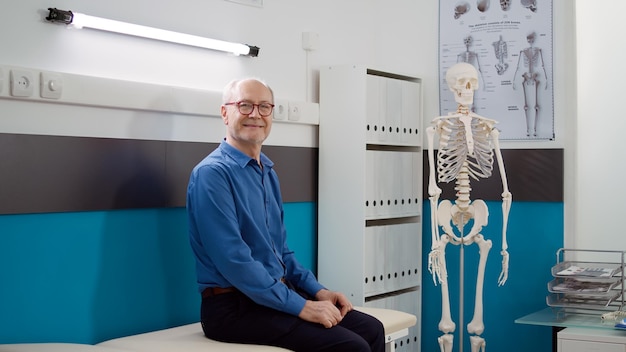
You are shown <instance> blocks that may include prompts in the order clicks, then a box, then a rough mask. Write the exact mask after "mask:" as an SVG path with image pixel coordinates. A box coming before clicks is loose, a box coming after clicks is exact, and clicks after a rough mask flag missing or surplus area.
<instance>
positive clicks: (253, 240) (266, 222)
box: [187, 141, 323, 315]
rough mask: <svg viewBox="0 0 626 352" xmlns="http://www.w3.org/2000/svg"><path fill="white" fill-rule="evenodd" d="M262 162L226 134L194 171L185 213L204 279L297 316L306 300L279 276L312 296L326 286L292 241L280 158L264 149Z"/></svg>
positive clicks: (205, 282) (198, 269)
mask: <svg viewBox="0 0 626 352" xmlns="http://www.w3.org/2000/svg"><path fill="white" fill-rule="evenodd" d="M261 164H262V165H263V167H260V166H259V164H258V163H257V161H256V160H255V159H253V158H250V157H249V156H247V155H246V154H244V153H242V152H241V151H239V150H237V149H236V148H234V147H232V146H231V145H229V144H228V143H226V141H222V143H221V144H220V145H219V147H218V148H217V149H216V150H214V151H213V152H212V153H211V154H209V155H208V156H207V157H206V158H205V159H204V160H202V161H201V162H200V163H199V164H198V165H196V166H195V168H194V169H193V171H192V172H191V177H190V179H189V186H188V188H187V213H188V216H189V236H190V242H191V248H192V250H193V253H194V255H195V259H196V273H197V279H198V286H199V290H200V291H203V290H204V289H205V288H207V287H214V286H217V287H231V286H234V287H236V288H237V289H239V290H240V291H241V292H243V293H244V294H245V295H247V296H248V297H250V298H251V299H252V300H253V301H255V302H256V303H258V304H261V305H264V306H267V307H270V308H274V309H277V310H279V311H283V312H286V313H290V314H293V315H298V314H299V313H300V311H301V310H302V308H303V307H304V304H305V302H306V301H305V299H304V298H303V297H302V296H300V295H299V294H297V293H296V292H294V291H293V290H290V289H289V288H288V287H287V286H286V285H285V284H283V283H282V282H281V280H280V279H281V278H283V277H284V278H286V279H287V280H289V281H290V282H291V283H292V284H293V285H294V286H296V287H298V288H299V289H302V290H303V291H304V292H306V293H308V294H310V295H315V293H317V291H319V290H320V289H322V288H323V286H322V285H321V284H320V283H319V282H318V281H317V279H316V278H315V277H314V275H313V273H312V272H311V271H310V270H308V269H306V268H304V267H303V266H301V265H300V264H299V263H298V261H297V260H296V257H295V255H294V252H293V251H291V250H290V249H289V248H288V246H287V242H286V231H285V226H284V222H283V215H284V214H283V204H282V197H281V193H280V185H279V182H278V176H277V175H276V172H275V171H274V170H273V168H272V167H273V166H274V163H273V162H272V161H271V160H270V159H269V158H268V157H267V156H266V155H264V154H263V153H261Z"/></svg>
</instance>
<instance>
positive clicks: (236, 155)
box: [220, 139, 274, 169]
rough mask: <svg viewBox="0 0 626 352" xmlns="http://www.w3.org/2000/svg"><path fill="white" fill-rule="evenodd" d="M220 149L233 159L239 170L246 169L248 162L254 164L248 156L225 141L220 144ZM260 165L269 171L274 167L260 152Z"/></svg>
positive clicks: (252, 159)
mask: <svg viewBox="0 0 626 352" xmlns="http://www.w3.org/2000/svg"><path fill="white" fill-rule="evenodd" d="M220 148H221V149H222V150H223V151H224V153H226V154H228V155H229V156H230V157H231V158H233V160H235V162H236V163H237V165H239V166H240V167H241V168H244V167H246V165H248V164H249V163H250V161H254V162H256V160H254V158H251V157H250V156H248V155H247V154H245V153H244V152H242V151H241V150H239V149H237V148H235V147H233V146H232V145H230V144H228V143H227V142H226V139H224V140H222V142H221V143H220ZM261 164H263V166H264V167H267V168H270V169H271V168H272V167H273V166H274V162H273V161H272V160H270V158H268V157H267V156H266V155H265V154H263V152H261Z"/></svg>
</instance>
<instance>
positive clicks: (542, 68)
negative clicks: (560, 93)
mask: <svg viewBox="0 0 626 352" xmlns="http://www.w3.org/2000/svg"><path fill="white" fill-rule="evenodd" d="M538 50H539V59H540V60H541V70H542V71H543V78H545V80H546V88H545V89H546V90H547V89H548V74H547V73H546V67H545V66H544V63H543V53H542V52H541V49H538Z"/></svg>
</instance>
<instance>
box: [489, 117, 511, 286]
mask: <svg viewBox="0 0 626 352" xmlns="http://www.w3.org/2000/svg"><path fill="white" fill-rule="evenodd" d="M499 138H500V131H498V129H496V128H494V129H493V130H492V131H491V139H492V141H493V145H494V149H495V153H496V159H497V160H498V168H499V169H500V176H501V177H502V188H503V191H502V251H501V252H500V253H501V254H502V272H500V277H499V278H498V285H499V286H502V285H504V283H506V280H507V279H508V277H509V252H508V251H507V250H508V248H509V246H508V244H507V242H506V231H507V226H508V222H509V210H511V202H512V200H513V195H512V194H511V192H509V185H508V182H507V178H506V171H505V169H504V161H502V151H501V150H500V139H499Z"/></svg>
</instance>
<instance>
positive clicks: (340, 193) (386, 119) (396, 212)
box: [318, 65, 423, 351]
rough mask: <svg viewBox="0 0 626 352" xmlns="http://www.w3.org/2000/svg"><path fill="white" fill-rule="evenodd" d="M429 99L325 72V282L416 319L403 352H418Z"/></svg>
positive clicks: (356, 74)
mask: <svg viewBox="0 0 626 352" xmlns="http://www.w3.org/2000/svg"><path fill="white" fill-rule="evenodd" d="M421 97H422V89H421V80H420V79H419V78H415V77H408V76H404V75H399V74H394V73H389V72H382V71H377V70H372V69H368V68H366V67H364V66H358V65H341V66H328V67H322V68H321V70H320V123H319V192H318V193H319V199H318V219H319V222H318V250H319V253H318V258H319V260H318V276H319V279H320V282H322V283H323V284H324V285H326V286H327V287H329V288H331V289H334V290H339V291H342V292H343V293H345V294H346V295H347V296H348V298H350V300H351V301H352V303H353V304H355V305H365V306H370V307H378V308H390V309H397V310H400V311H405V312H408V313H411V314H415V315H416V316H417V318H418V321H417V324H416V326H414V327H413V328H411V330H410V332H409V336H407V337H406V338H405V339H402V340H399V341H397V344H396V350H397V351H418V350H419V345H420V339H419V332H420V329H421V326H420V325H421V324H420V314H421V281H422V280H421V278H422V268H421V261H422V248H421V244H422V236H421V232H422V174H423V172H422V158H423V156H422V153H423V151H422V140H423V136H422V102H421Z"/></svg>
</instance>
